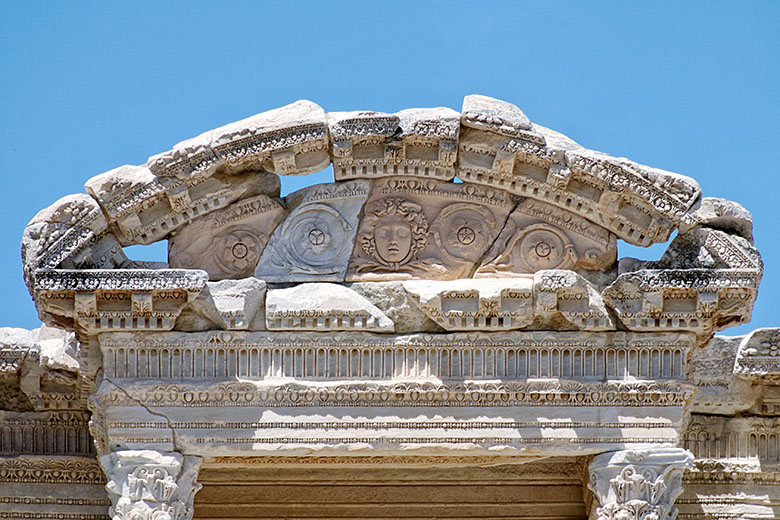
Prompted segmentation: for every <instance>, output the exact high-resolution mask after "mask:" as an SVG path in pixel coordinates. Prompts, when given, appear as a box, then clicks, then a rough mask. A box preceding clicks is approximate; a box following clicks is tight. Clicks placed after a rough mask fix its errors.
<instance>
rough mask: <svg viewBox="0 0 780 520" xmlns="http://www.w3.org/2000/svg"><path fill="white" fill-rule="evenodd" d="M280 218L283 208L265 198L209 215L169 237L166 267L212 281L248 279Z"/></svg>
mask: <svg viewBox="0 0 780 520" xmlns="http://www.w3.org/2000/svg"><path fill="white" fill-rule="evenodd" d="M283 215H284V209H283V208H282V206H281V205H280V204H279V203H278V202H276V201H274V200H272V199H271V198H270V197H268V196H266V195H258V196H256V197H252V198H249V199H244V200H241V201H238V202H235V203H233V204H231V205H230V206H228V207H226V208H223V209H221V210H217V211H214V212H212V213H209V214H208V215H206V216H205V217H202V218H199V219H197V220H195V221H193V222H191V223H190V224H188V225H186V226H184V227H182V228H180V229H179V230H178V231H177V232H176V234H174V235H173V237H171V239H170V240H169V242H168V264H169V265H170V266H171V267H174V268H188V269H203V270H204V271H206V272H207V273H209V278H210V279H212V280H221V279H223V278H246V277H248V276H251V275H252V273H254V271H255V268H256V267H257V263H258V262H259V261H260V256H261V255H262V253H263V249H264V248H265V245H266V244H267V243H268V238H269V236H270V235H271V233H272V232H273V230H274V229H275V228H276V225H277V224H278V223H279V221H281V219H282V217H283Z"/></svg>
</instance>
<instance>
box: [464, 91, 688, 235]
mask: <svg viewBox="0 0 780 520" xmlns="http://www.w3.org/2000/svg"><path fill="white" fill-rule="evenodd" d="M472 97H473V96H469V97H468V98H467V99H466V101H464V108H463V114H464V115H463V126H464V128H463V129H462V132H461V138H460V141H459V155H458V168H457V175H458V177H460V178H461V179H463V180H464V181H469V182H475V183H479V184H487V185H491V186H495V187H497V188H501V189H505V190H508V191H510V192H512V193H516V194H518V195H523V196H527V197H531V198H534V199H537V200H542V201H545V202H548V203H550V204H553V205H556V206H559V207H561V208H564V209H566V210H568V211H572V212H574V213H576V214H578V215H579V216H581V217H584V218H586V219H589V220H592V221H594V222H596V223H597V224H599V225H601V226H603V227H605V228H607V229H608V230H609V231H611V232H613V233H615V234H616V235H617V236H618V237H619V238H622V239H624V240H626V241H627V242H629V243H632V244H635V245H649V244H651V243H653V242H664V241H666V240H667V239H668V237H669V234H670V233H671V231H672V230H673V229H674V227H675V226H677V225H678V224H679V223H681V222H682V221H683V220H685V221H689V220H690V217H688V215H687V212H688V210H689V208H690V207H691V206H692V205H693V204H694V202H696V200H697V198H698V197H699V196H700V193H701V190H700V189H699V186H698V184H697V183H696V182H695V181H694V180H693V179H690V178H688V177H684V176H681V175H677V174H673V173H671V172H665V171H663V170H658V169H655V168H650V167H646V166H642V165H639V164H636V163H633V162H631V161H629V160H627V159H622V158H613V157H610V156H608V155H606V154H602V153H599V152H595V151H592V150H586V149H585V148H582V147H581V146H579V145H577V144H576V143H574V142H573V141H571V140H569V139H568V138H565V136H560V134H555V133H554V132H551V131H548V130H546V129H542V128H541V127H539V128H536V127H534V126H533V125H530V123H526V121H527V119H525V118H524V116H523V117H522V118H521V117H520V115H521V114H522V113H521V112H519V109H517V108H516V107H514V106H513V105H509V104H507V103H504V102H500V101H498V100H490V98H482V97H481V98H480V102H479V103H474V102H473V101H470V100H469V98H472ZM467 105H468V106H467ZM499 106H500V107H503V108H501V109H499V108H497V107H499ZM507 112H512V113H515V114H517V113H519V114H517V115H516V116H514V119H515V120H517V121H521V123H519V124H517V123H516V124H514V125H513V124H510V123H507V122H506V121H508V120H510V119H512V118H511V117H509V116H504V115H503V114H505V113H507ZM497 113H500V115H496V114H497ZM548 137H550V139H549V142H548Z"/></svg>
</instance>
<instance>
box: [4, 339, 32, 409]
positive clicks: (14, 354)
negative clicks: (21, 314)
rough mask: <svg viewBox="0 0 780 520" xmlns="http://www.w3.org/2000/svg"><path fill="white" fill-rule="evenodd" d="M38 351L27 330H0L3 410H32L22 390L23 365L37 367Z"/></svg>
mask: <svg viewBox="0 0 780 520" xmlns="http://www.w3.org/2000/svg"><path fill="white" fill-rule="evenodd" d="M39 358H40V350H39V348H38V346H37V345H36V343H35V339H34V337H33V334H32V333H31V332H30V331H29V330H25V329H19V328H15V327H2V328H0V403H2V405H0V407H2V409H4V410H19V411H25V410H32V409H33V405H32V403H31V402H30V399H29V397H28V396H27V395H26V393H25V392H24V391H23V388H22V370H23V367H24V365H25V364H26V365H37V364H38V360H39Z"/></svg>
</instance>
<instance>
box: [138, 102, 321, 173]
mask: <svg viewBox="0 0 780 520" xmlns="http://www.w3.org/2000/svg"><path fill="white" fill-rule="evenodd" d="M328 164H330V154H329V153H328V128H327V122H326V118H325V111H324V110H323V109H322V108H321V107H320V106H319V105H316V104H315V103H312V102H311V101H306V100H301V101H296V102H295V103H292V104H290V105H286V106H283V107H280V108H276V109H274V110H269V111H268V112H263V113H261V114H257V115H255V116H252V117H249V118H246V119H243V120H241V121H237V122H235V123H231V124H228V125H225V126H223V127H220V128H216V129H214V130H212V131H210V132H206V133H204V134H201V135H200V136H198V137H195V138H193V139H189V140H187V141H183V142H181V143H179V144H177V145H176V146H174V147H173V149H172V150H170V151H168V152H164V153H161V154H158V155H155V156H152V157H150V158H149V160H148V161H147V163H146V166H147V168H149V170H150V171H151V172H152V173H153V174H154V175H156V176H158V177H175V178H177V179H182V180H185V179H193V178H197V177H207V176H209V175H212V174H213V173H215V172H216V171H218V170H224V171H226V172H236V171H240V170H242V169H245V168H247V167H249V168H251V169H258V168H263V169H264V170H266V171H270V172H274V173H277V174H279V175H305V174H308V173H314V172H316V171H320V170H322V169H324V168H326V167H327V166H328Z"/></svg>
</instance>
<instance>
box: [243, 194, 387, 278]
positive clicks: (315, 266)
mask: <svg viewBox="0 0 780 520" xmlns="http://www.w3.org/2000/svg"><path fill="white" fill-rule="evenodd" d="M370 187H371V183H370V182H368V181H363V180H354V181H348V182H340V183H333V184H318V185H316V186H309V187H308V188H304V189H302V190H299V191H297V192H295V193H293V194H291V195H290V196H289V197H288V213H287V216H286V218H285V219H284V221H283V222H282V223H281V224H279V225H278V226H277V227H276V230H275V231H274V233H273V235H272V236H271V239H270V240H269V242H268V245H267V246H266V248H265V250H264V251H263V255H262V257H261V258H260V262H259V263H258V265H257V269H255V273H254V275H255V277H257V278H261V279H264V280H266V281H267V282H306V281H334V282H338V281H343V280H344V275H345V272H346V270H347V263H348V262H349V257H350V255H351V254H352V249H353V247H354V244H355V232H356V231H357V221H358V214H359V213H360V210H361V209H362V207H363V203H364V202H365V200H366V198H367V197H368V194H369V191H370Z"/></svg>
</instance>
